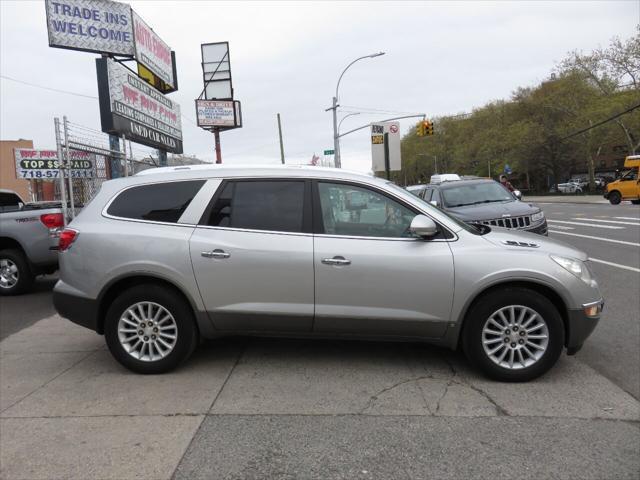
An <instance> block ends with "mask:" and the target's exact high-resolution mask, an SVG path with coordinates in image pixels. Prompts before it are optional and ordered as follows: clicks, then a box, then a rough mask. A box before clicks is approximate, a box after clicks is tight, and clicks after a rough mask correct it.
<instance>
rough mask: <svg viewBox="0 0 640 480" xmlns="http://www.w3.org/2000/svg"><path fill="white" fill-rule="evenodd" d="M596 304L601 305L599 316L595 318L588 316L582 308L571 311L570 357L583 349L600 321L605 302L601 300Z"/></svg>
mask: <svg viewBox="0 0 640 480" xmlns="http://www.w3.org/2000/svg"><path fill="white" fill-rule="evenodd" d="M594 303H597V304H598V305H599V309H598V315H597V316H594V317H589V316H587V315H586V314H585V313H584V309H582V308H581V309H572V310H569V315H568V325H567V327H568V332H567V339H566V347H567V353H568V354H569V355H575V354H576V353H577V352H578V351H579V350H580V349H581V348H582V344H583V343H584V341H585V340H586V339H587V338H588V337H589V335H591V333H592V332H593V330H594V329H595V328H596V325H598V322H599V321H600V313H601V312H602V309H603V308H604V300H599V301H598V302H594ZM585 306H586V305H585Z"/></svg>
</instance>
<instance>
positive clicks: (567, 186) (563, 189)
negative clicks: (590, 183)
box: [549, 182, 582, 193]
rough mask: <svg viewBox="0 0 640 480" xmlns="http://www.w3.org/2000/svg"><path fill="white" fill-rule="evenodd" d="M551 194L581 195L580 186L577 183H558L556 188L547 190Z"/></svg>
mask: <svg viewBox="0 0 640 480" xmlns="http://www.w3.org/2000/svg"><path fill="white" fill-rule="evenodd" d="M549 192H551V193H555V192H559V193H582V186H581V185H580V184H579V183H574V182H567V183H559V184H558V185H557V186H556V188H553V187H552V189H551V190H549Z"/></svg>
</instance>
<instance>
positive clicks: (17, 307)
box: [0, 275, 58, 340]
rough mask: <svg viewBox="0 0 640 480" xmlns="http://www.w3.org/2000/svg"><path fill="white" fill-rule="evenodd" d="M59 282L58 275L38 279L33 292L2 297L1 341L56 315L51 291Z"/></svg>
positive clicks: (0, 303)
mask: <svg viewBox="0 0 640 480" xmlns="http://www.w3.org/2000/svg"><path fill="white" fill-rule="evenodd" d="M57 280H58V277H57V276H56V275H46V276H43V277H38V278H37V279H36V283H35V286H34V290H33V292H31V293H29V294H26V295H19V296H17V297H0V340H3V339H5V338H6V337H8V336H9V335H11V334H13V333H16V332H19V331H20V330H22V329H23V328H27V327H29V326H31V325H32V324H34V323H35V322H37V321H38V320H42V319H43V318H47V317H50V316H51V315H53V314H55V313H56V311H55V309H54V308H53V302H52V301H51V290H52V289H53V286H54V285H55V284H56V281H57Z"/></svg>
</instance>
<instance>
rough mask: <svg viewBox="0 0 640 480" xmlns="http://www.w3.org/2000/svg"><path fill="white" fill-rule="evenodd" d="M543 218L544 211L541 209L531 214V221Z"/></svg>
mask: <svg viewBox="0 0 640 480" xmlns="http://www.w3.org/2000/svg"><path fill="white" fill-rule="evenodd" d="M543 218H544V212H543V211H542V210H540V211H539V212H538V213H534V214H533V215H531V221H532V222H539V221H540V220H542V219H543Z"/></svg>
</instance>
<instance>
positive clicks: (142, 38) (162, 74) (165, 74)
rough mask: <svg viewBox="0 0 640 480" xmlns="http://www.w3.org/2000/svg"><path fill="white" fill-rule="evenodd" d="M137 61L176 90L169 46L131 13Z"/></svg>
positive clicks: (134, 13)
mask: <svg viewBox="0 0 640 480" xmlns="http://www.w3.org/2000/svg"><path fill="white" fill-rule="evenodd" d="M131 14H132V15H131V17H132V20H133V32H134V39H135V57H136V60H137V61H138V62H139V63H141V64H142V65H144V66H145V67H146V68H148V69H149V70H150V71H151V72H153V73H154V74H155V75H156V76H157V77H158V78H160V80H162V81H163V82H165V83H166V84H167V85H169V86H171V87H172V88H174V89H175V87H176V82H175V78H174V62H173V59H172V58H171V48H169V45H167V44H166V43H164V41H163V40H162V39H161V38H160V37H159V36H158V35H156V34H155V32H154V31H153V30H152V29H151V27H149V25H147V24H146V23H145V22H144V20H142V18H140V17H139V16H138V14H137V13H136V12H134V11H133V10H132V11H131Z"/></svg>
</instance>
